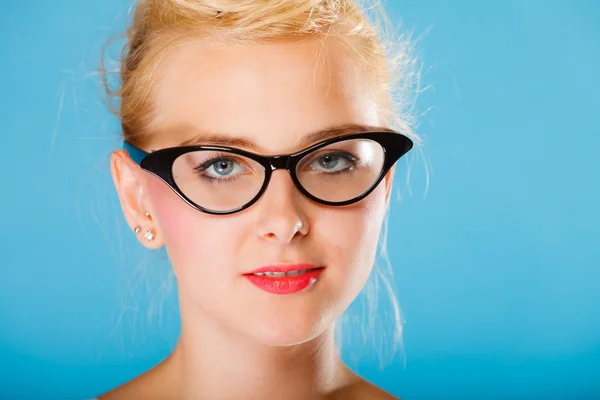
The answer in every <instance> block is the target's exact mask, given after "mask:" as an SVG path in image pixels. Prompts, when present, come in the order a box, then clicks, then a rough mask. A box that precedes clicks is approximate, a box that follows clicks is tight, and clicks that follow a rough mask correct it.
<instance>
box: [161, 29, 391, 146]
mask: <svg viewBox="0 0 600 400" xmlns="http://www.w3.org/2000/svg"><path fill="white" fill-rule="evenodd" d="M319 43H320V42H319V41H318V40H316V39H310V40H304V41H301V42H291V41H279V42H270V43H252V44H235V45H232V44H228V45H223V46H221V47H214V46H212V47H208V46H206V45H203V44H201V43H198V42H190V43H186V44H185V45H182V46H181V47H180V48H178V49H177V50H176V51H174V52H173V54H172V55H171V56H170V57H169V58H168V60H167V61H166V62H165V63H164V64H163V65H162V66H161V76H162V77H161V80H160V81H159V82H158V84H157V87H156V89H155V91H154V98H153V103H154V104H153V106H154V113H155V116H156V118H155V121H154V123H153V129H152V131H153V132H155V135H154V137H153V144H154V145H155V146H157V147H168V146H173V145H177V144H179V143H181V142H184V141H186V140H190V139H191V138H192V137H194V136H195V135H196V134H199V133H209V134H213V135H214V134H217V135H224V136H232V137H243V138H248V139H249V140H251V141H253V142H255V143H257V145H258V146H259V148H260V149H261V151H263V152H265V153H281V152H284V151H294V150H297V149H298V148H297V143H299V142H300V141H301V139H302V137H303V136H304V135H306V134H308V133H311V132H314V131H318V130H321V129H323V128H327V127H331V126H336V125H343V124H348V123H357V124H364V125H370V126H377V125H378V124H379V120H378V114H377V112H376V111H377V109H376V105H375V102H374V101H373V100H372V99H371V97H370V96H369V95H368V93H369V91H368V90H367V88H366V85H365V82H364V79H362V77H361V75H360V74H359V73H358V72H357V71H358V69H357V68H355V66H354V64H353V62H352V61H351V59H350V58H348V57H347V56H345V55H344V53H342V52H341V51H340V50H339V48H337V47H336V46H335V44H334V43H332V42H330V43H327V44H324V45H321V46H319Z"/></svg>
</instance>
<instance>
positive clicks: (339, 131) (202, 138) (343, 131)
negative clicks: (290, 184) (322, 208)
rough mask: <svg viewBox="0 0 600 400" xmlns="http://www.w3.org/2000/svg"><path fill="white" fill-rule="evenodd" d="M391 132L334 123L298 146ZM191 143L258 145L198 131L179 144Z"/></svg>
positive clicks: (313, 133) (358, 125)
mask: <svg viewBox="0 0 600 400" xmlns="http://www.w3.org/2000/svg"><path fill="white" fill-rule="evenodd" d="M371 131H378V132H382V131H383V132H392V130H391V129H389V128H383V127H373V126H369V125H363V124H355V123H348V124H342V125H335V126H331V127H327V128H324V129H319V130H318V131H315V132H311V133H308V134H306V135H304V136H303V137H302V139H300V141H299V142H298V145H299V146H300V148H305V147H308V146H310V145H311V144H314V143H318V142H321V141H323V140H327V139H331V138H334V137H338V136H344V135H350V134H353V133H361V132H371ZM193 145H215V146H227V147H243V148H247V149H251V150H258V148H259V146H258V145H257V144H256V142H254V141H253V140H251V139H248V138H245V137H241V136H238V137H230V136H227V135H220V134H217V133H200V134H198V135H196V136H194V137H193V138H191V139H188V140H186V141H184V142H182V143H180V146H193Z"/></svg>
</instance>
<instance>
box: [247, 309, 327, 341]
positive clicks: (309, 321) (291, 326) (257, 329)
mask: <svg viewBox="0 0 600 400" xmlns="http://www.w3.org/2000/svg"><path fill="white" fill-rule="evenodd" d="M331 323H332V322H327V321H326V318H324V316H323V315H316V314H314V315H310V316H308V315H304V316H302V315H299V314H296V315H290V314H288V315H286V316H283V317H281V316H277V315H276V314H273V315H272V317H271V318H264V316H263V318H262V321H260V322H258V323H257V324H256V325H254V329H253V332H252V333H251V335H252V336H254V338H255V339H256V340H257V341H259V342H261V343H263V344H266V345H269V346H293V345H298V344H302V343H305V342H308V341H311V340H313V339H314V338H316V337H318V336H319V335H320V334H322V333H323V332H324V331H325V330H327V328H328V327H329V326H331Z"/></svg>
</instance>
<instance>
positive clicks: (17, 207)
mask: <svg viewBox="0 0 600 400" xmlns="http://www.w3.org/2000/svg"><path fill="white" fill-rule="evenodd" d="M127 8H128V2H127V1H124V0H103V1H78V0H61V1H52V2H51V1H42V0H37V1H28V2H24V1H23V2H8V1H4V2H2V5H1V6H0V33H1V35H0V44H1V49H2V51H1V58H0V87H1V88H2V93H3V96H2V98H1V99H0V110H1V111H0V115H1V117H0V124H1V125H0V149H1V151H2V156H1V157H0V166H1V168H2V169H1V171H2V172H1V174H2V175H1V176H2V182H1V188H2V189H1V190H2V196H0V248H1V251H0V268H1V270H0V272H1V274H0V360H2V361H1V364H0V398H2V399H5V398H18V397H29V398H40V399H42V398H65V399H66V398H73V399H77V398H80V399H81V398H85V397H90V396H92V395H96V394H98V393H100V392H103V391H105V390H107V389H109V388H112V387H114V386H116V385H118V384H120V383H122V382H124V381H126V380H129V379H131V378H132V377H134V376H135V375H137V374H139V373H141V372H143V371H144V370H146V369H148V368H149V367H151V366H152V365H154V363H156V362H158V361H159V360H160V359H161V358H162V357H164V356H165V355H166V354H167V353H168V351H169V350H170V349H171V348H172V346H173V344H174V341H175V339H176V337H177V332H178V327H177V322H178V319H177V318H178V317H177V315H176V309H175V302H174V295H173V293H174V290H173V289H172V288H171V289H169V287H168V285H166V286H165V285H163V282H165V279H168V277H169V269H168V264H167V263H166V262H165V260H164V258H165V255H164V252H162V253H161V252H158V253H150V252H148V251H146V250H145V249H143V248H142V247H141V246H140V245H139V244H138V243H137V241H136V240H135V239H134V235H133V234H132V233H131V231H130V230H129V229H128V228H127V226H126V225H125V223H124V220H123V217H122V213H121V210H120V207H119V204H118V199H117V197H116V194H115V191H114V188H113V184H112V180H111V178H110V171H109V165H108V160H109V155H110V152H111V151H112V150H114V149H116V148H117V147H118V146H119V139H118V134H119V126H118V123H117V121H116V119H115V118H114V117H112V116H110V115H109V114H108V112H107V111H106V107H105V106H104V96H103V94H102V90H101V88H100V86H99V84H98V82H99V76H98V74H97V72H96V71H97V67H98V60H99V53H100V49H101V46H102V45H103V44H104V42H105V41H106V40H107V38H108V37H110V36H111V35H113V34H115V33H119V32H120V31H121V30H122V29H123V27H124V22H125V18H126V12H127ZM387 8H388V10H389V11H390V14H391V17H392V20H393V21H396V22H398V21H400V20H402V21H403V27H404V29H407V30H412V31H414V33H415V35H414V36H413V37H417V36H419V34H423V35H422V37H421V39H420V40H419V41H418V47H419V49H420V50H421V55H422V61H423V64H424V70H423V71H424V76H423V86H427V85H429V86H431V89H429V90H427V91H425V92H424V93H423V94H422V95H421V96H420V98H419V101H418V107H419V109H420V110H421V111H424V110H426V109H428V108H431V109H430V110H429V111H428V112H427V113H426V114H425V115H424V116H423V117H421V119H420V120H421V125H420V127H419V133H420V134H422V135H423V136H424V138H425V149H424V150H425V156H426V159H421V160H417V161H415V163H414V165H413V173H412V183H411V189H412V195H410V193H409V191H408V189H406V188H405V187H404V186H402V185H399V186H398V187H399V188H400V191H399V192H398V193H399V194H401V195H402V200H401V201H400V200H397V201H395V202H394V203H393V206H392V211H391V219H390V232H389V242H390V260H391V263H392V265H393V266H394V270H395V279H396V282H397V283H396V292H397V293H398V297H399V300H400V305H401V308H402V311H403V313H404V318H405V325H404V341H405V364H404V363H403V362H402V360H401V359H399V358H397V359H396V360H395V361H394V362H393V363H392V364H391V365H388V366H387V367H386V368H385V369H384V370H383V371H381V370H379V369H378V364H377V362H376V361H375V360H374V357H373V356H372V355H369V354H368V353H366V355H365V356H364V357H361V358H360V359H359V360H358V361H357V362H355V363H353V364H352V367H353V368H354V369H355V370H357V371H358V372H359V373H361V374H363V375H364V376H365V377H367V378H369V379H371V380H372V381H374V382H375V383H377V384H378V385H381V386H382V387H383V388H385V389H387V390H389V391H391V392H392V393H394V394H396V395H398V396H401V397H402V398H404V399H430V398H495V397H497V398H546V399H549V398H593V397H594V395H595V396H596V398H600V310H599V309H600V211H599V210H598V206H599V204H600V155H599V153H600V128H599V126H600V125H599V122H598V117H599V116H600V111H599V110H600V95H599V90H600V78H599V71H600V2H596V1H591V0H590V1H581V0H580V1H552V0H546V1H541V0H538V1H525V0H519V1H516V0H513V1H502V2H500V1H496V2H480V1H475V0H472V1H466V0H464V1H455V2H448V1H441V0H440V1H433V0H428V1H389V2H388V4H387ZM113 53H114V52H113ZM426 166H429V168H430V171H429V172H430V182H429V189H428V191H426V190H425V188H426V177H425V176H426V175H425V171H426ZM400 178H401V177H400ZM401 181H402V179H398V182H401ZM167 282H168V281H167ZM380 333H381V332H375V334H380ZM354 349H355V348H353V347H347V348H346V349H345V350H344V354H345V357H347V356H348V355H349V354H352V353H353V351H354Z"/></svg>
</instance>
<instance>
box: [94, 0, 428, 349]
mask: <svg viewBox="0 0 600 400" xmlns="http://www.w3.org/2000/svg"><path fill="white" fill-rule="evenodd" d="M371 14H372V18H369V15H371ZM391 28H392V25H391V23H390V21H389V20H388V19H387V17H386V14H385V11H384V8H383V6H382V5H381V4H379V3H377V4H375V5H372V6H371V7H367V6H366V5H365V4H357V3H356V2H354V1H352V0H139V1H138V3H137V5H135V11H134V13H133V18H132V22H131V25H130V26H129V28H128V30H127V32H126V40H125V44H124V46H123V51H122V54H121V60H120V68H119V72H118V76H117V83H116V87H112V85H111V84H110V83H109V74H108V72H107V70H106V69H103V82H104V85H105V89H106V92H107V94H108V96H109V108H111V111H113V113H115V114H116V115H117V116H118V117H119V118H120V121H121V126H122V133H123V136H124V139H126V140H128V141H129V142H131V143H132V144H134V145H137V146H142V145H144V144H145V143H146V142H147V141H148V140H149V136H148V135H149V133H148V127H149V126H150V125H151V123H152V120H153V114H152V104H150V99H151V98H152V96H151V93H152V89H153V87H154V86H155V83H156V82H157V80H158V79H160V72H161V70H160V64H161V62H162V60H164V59H165V58H166V57H167V56H168V55H169V54H170V52H172V51H173V50H174V49H176V48H177V46H178V45H179V44H181V43H183V42H185V41H186V40H190V39H194V40H198V39H199V40H203V41H206V42H208V43H211V42H215V43H216V42H219V43H235V42H243V41H259V40H264V41H269V40H278V39H294V38H297V39H302V38H309V37H312V36H319V37H322V38H323V39H326V38H327V39H328V38H332V39H336V40H338V41H339V43H341V44H342V48H343V49H344V51H346V52H347V54H348V55H349V56H350V57H351V58H352V60H353V61H354V62H355V65H356V66H357V67H358V68H359V69H360V71H361V72H363V73H364V76H365V77H366V78H368V82H369V87H370V88H372V90H373V93H374V94H375V96H374V98H375V99H376V101H377V103H378V106H379V110H380V114H381V115H380V117H381V118H382V120H383V121H384V124H385V125H386V126H387V127H389V128H391V129H394V130H396V131H399V132H402V133H404V134H405V135H407V136H409V137H411V139H413V141H414V142H415V144H416V145H420V144H421V140H420V138H419V137H418V136H417V135H416V134H415V133H414V132H413V130H412V128H413V126H414V125H415V116H414V115H413V110H414V100H415V99H416V95H417V93H418V91H417V90H413V89H414V88H415V86H417V85H418V84H419V80H420V79H419V73H420V70H419V69H418V65H417V59H416V58H414V57H413V55H412V45H411V42H410V41H409V40H408V39H406V38H404V37H402V36H396V35H395V34H394V32H393V29H391ZM109 43H110V42H109ZM103 54H104V52H103ZM103 64H104V60H103ZM115 100H116V101H118V104H116V105H115V104H114V103H113V101H115ZM382 233H383V236H384V239H383V240H382V242H381V243H382V248H381V254H382V255H383V256H384V259H386V260H387V256H386V254H387V253H386V249H385V247H386V243H385V236H386V234H387V218H386V222H385V224H384V227H383V231H382ZM388 266H389V263H388ZM389 272H390V278H391V277H392V275H391V268H390V271H389ZM376 275H377V276H378V277H379V278H381V279H382V282H383V284H384V286H385V289H386V291H387V292H388V293H389V294H390V299H391V303H392V307H393V314H394V315H393V318H394V327H395V333H396V334H395V335H394V340H393V342H394V343H396V344H399V342H400V341H401V331H402V322H401V321H400V311H399V308H398V304H397V301H396V299H395V295H394V293H393V290H392V284H391V282H390V281H389V280H388V279H386V277H385V274H382V273H381V271H380V270H379V269H378V270H377V274H376ZM378 291H379V290H378V289H377V287H376V288H375V293H374V295H373V296H370V298H372V299H371V300H369V302H370V303H371V306H370V308H371V311H370V312H369V316H370V318H372V317H373V316H374V314H375V313H374V310H373V308H376V307H377V305H378V300H377V292H378Z"/></svg>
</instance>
